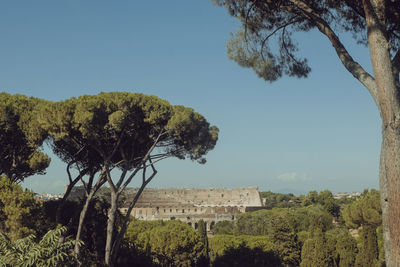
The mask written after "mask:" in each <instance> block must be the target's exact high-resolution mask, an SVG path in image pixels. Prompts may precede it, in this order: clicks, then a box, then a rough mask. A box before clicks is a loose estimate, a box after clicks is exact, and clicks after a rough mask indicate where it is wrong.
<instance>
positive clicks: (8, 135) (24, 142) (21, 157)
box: [0, 93, 50, 182]
mask: <svg viewBox="0 0 400 267" xmlns="http://www.w3.org/2000/svg"><path fill="white" fill-rule="evenodd" d="M45 104H46V102H45V101H44V100H40V99H37V98H28V97H26V96H23V95H9V94H7V93H0V143H1V147H0V175H6V176H7V177H8V178H9V179H10V180H11V181H13V182H16V181H23V180H24V179H25V178H26V177H28V176H31V175H34V174H44V173H45V170H46V168H47V167H48V166H49V164H50V158H49V157H48V156H47V155H46V154H44V153H43V152H40V151H39V149H40V147H41V146H42V144H43V141H44V140H45V139H46V138H47V133H46V132H45V131H44V130H43V129H42V128H41V127H40V126H39V124H38V120H37V115H38V109H39V108H40V107H41V106H43V105H45Z"/></svg>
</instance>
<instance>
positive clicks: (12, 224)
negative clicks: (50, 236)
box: [0, 177, 40, 240]
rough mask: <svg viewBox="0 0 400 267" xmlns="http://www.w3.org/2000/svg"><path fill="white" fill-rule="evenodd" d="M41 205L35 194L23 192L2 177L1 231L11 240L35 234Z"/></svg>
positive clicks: (0, 183)
mask: <svg viewBox="0 0 400 267" xmlns="http://www.w3.org/2000/svg"><path fill="white" fill-rule="evenodd" d="M39 211H40V204H39V203H38V202H37V201H36V200H35V197H34V193H33V192H31V191H28V190H25V191H24V190H22V187H21V186H20V185H18V184H15V183H12V182H11V181H10V180H9V179H8V178H6V177H0V231H2V232H3V233H5V234H7V235H8V237H9V238H10V239H11V240H16V239H20V238H22V237H24V236H27V235H29V234H33V233H35V231H34V230H32V229H34V228H35V215H38V213H39Z"/></svg>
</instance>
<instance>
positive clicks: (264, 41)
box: [260, 17, 300, 60]
mask: <svg viewBox="0 0 400 267" xmlns="http://www.w3.org/2000/svg"><path fill="white" fill-rule="evenodd" d="M294 18H296V17H293V18H292V19H294ZM299 21H300V19H299V18H298V19H295V20H290V21H288V22H287V23H285V24H283V25H281V26H279V27H277V28H276V29H275V30H273V31H272V32H271V33H270V34H268V35H267V36H266V37H265V38H264V40H263V41H262V43H261V49H260V51H261V57H262V58H263V59H264V53H263V49H264V47H265V44H266V42H267V40H268V39H269V38H271V36H273V35H274V34H275V33H276V32H278V31H279V30H282V29H283V30H285V28H286V27H287V26H289V25H292V24H293V23H296V22H299ZM264 60H265V59H264Z"/></svg>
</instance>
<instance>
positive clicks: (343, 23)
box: [213, 0, 400, 82]
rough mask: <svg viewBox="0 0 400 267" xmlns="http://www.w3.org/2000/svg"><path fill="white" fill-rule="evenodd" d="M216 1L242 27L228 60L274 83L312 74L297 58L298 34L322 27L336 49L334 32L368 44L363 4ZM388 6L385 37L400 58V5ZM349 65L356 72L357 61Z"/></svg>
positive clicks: (230, 45)
mask: <svg viewBox="0 0 400 267" xmlns="http://www.w3.org/2000/svg"><path fill="white" fill-rule="evenodd" d="M213 2H216V3H217V4H218V5H221V6H225V7H226V9H227V10H228V12H229V13H230V14H231V15H232V16H233V17H235V18H237V19H238V20H239V21H240V22H241V24H242V28H241V29H239V30H238V32H237V33H236V34H232V38H231V40H230V42H229V43H228V44H227V53H228V56H229V58H230V59H232V60H234V61H236V62H237V63H238V64H239V65H240V66H243V67H247V68H252V69H253V71H254V72H255V73H257V75H258V76H259V77H261V78H263V79H265V80H266V81H270V82H272V81H275V80H277V79H279V78H280V77H281V76H282V75H284V74H285V75H288V76H294V77H299V78H302V77H307V76H308V74H309V73H310V71H311V68H310V67H309V65H308V63H307V59H305V58H301V57H299V56H298V55H297V54H298V45H297V42H296V40H295V39H294V38H293V35H294V34H295V33H296V32H308V31H310V30H312V29H318V30H320V32H321V33H322V34H325V35H327V37H329V38H330V39H331V42H333V45H336V46H339V44H337V43H335V41H339V40H332V39H334V37H332V35H334V33H331V32H330V31H331V29H335V30H337V31H339V32H340V31H347V32H350V33H351V34H352V35H353V37H354V39H355V41H356V43H357V44H360V43H361V44H366V43H367V40H366V34H365V33H366V30H367V29H366V21H365V13H364V9H363V6H362V2H361V1H345V0H342V1H331V0H310V1H306V2H304V1H290V0H283V1H278V2H277V1H267V2H265V1H263V2H258V1H245V0H213ZM386 5H387V7H386V8H385V11H386V12H385V13H386V14H385V15H386V17H387V19H386V21H385V25H384V26H385V28H386V29H385V30H386V32H385V34H386V38H388V42H389V43H390V48H391V52H392V53H393V54H395V53H396V51H397V50H398V49H399V46H400V42H399V36H400V34H399V33H400V26H399V23H398V22H399V15H398V5H399V3H398V1H386ZM335 38H336V36H335ZM340 46H341V43H340ZM337 49H338V48H337ZM340 49H342V50H344V48H340ZM340 52H343V51H340ZM342 59H343V58H342ZM346 59H347V58H346ZM351 60H352V59H351ZM348 61H350V59H349V60H348ZM346 64H349V65H350V66H351V67H349V65H347V66H346V67H347V68H348V69H350V68H356V67H355V64H354V65H353V62H346ZM349 71H353V70H352V69H350V70H349Z"/></svg>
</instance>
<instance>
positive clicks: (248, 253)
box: [212, 244, 282, 267]
mask: <svg viewBox="0 0 400 267" xmlns="http://www.w3.org/2000/svg"><path fill="white" fill-rule="evenodd" d="M212 266H213V267H231V266H237V267H241V266H248V267H262V266H270V267H278V266H282V265H281V261H280V259H279V257H278V256H277V255H276V254H275V253H274V252H273V251H264V250H262V249H261V248H259V247H255V248H249V247H247V246H245V245H244V244H240V245H239V247H235V248H234V247H231V248H228V249H226V250H225V252H224V254H223V255H221V256H217V257H216V258H215V260H214V262H213V264H212Z"/></svg>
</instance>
